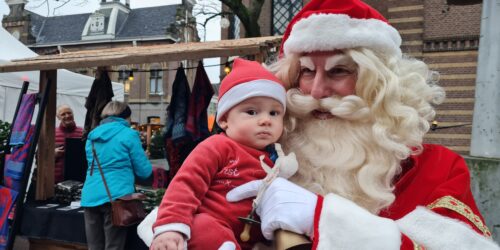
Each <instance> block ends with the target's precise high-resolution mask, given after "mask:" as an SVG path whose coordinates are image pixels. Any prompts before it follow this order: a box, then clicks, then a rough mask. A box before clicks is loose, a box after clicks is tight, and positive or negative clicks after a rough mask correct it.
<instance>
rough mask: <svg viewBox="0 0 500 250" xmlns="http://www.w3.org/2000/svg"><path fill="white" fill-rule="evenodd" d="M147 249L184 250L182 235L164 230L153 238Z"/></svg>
mask: <svg viewBox="0 0 500 250" xmlns="http://www.w3.org/2000/svg"><path fill="white" fill-rule="evenodd" d="M149 250H184V236H183V235H182V234H181V233H178V232H165V233H162V234H160V235H158V236H156V237H155V238H154V239H153V243H152V244H151V247H150V248H149Z"/></svg>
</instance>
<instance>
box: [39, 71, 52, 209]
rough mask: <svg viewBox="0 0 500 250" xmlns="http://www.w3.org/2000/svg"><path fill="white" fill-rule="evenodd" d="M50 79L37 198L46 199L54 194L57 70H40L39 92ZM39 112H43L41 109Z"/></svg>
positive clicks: (40, 146)
mask: <svg viewBox="0 0 500 250" xmlns="http://www.w3.org/2000/svg"><path fill="white" fill-rule="evenodd" d="M49 80H50V82H51V84H50V90H49V93H50V94H49V96H48V100H47V107H46V109H45V115H44V116H43V121H42V128H41V131H40V139H39V140H38V154H37V155H38V164H37V165H38V167H37V169H38V170H37V178H36V196H35V198H36V199H37V200H46V199H48V198H50V197H52V196H54V165H55V156H54V153H55V152H54V149H55V143H54V141H55V117H56V90H57V70H42V71H40V86H39V88H40V89H39V92H40V93H41V91H43V90H44V89H45V86H46V85H47V82H48V81H49ZM38 112H43V110H40V111H38Z"/></svg>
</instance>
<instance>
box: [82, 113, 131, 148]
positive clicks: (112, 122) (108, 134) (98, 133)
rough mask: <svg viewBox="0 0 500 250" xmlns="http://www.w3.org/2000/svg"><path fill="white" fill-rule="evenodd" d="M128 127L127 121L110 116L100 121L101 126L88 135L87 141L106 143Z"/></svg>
mask: <svg viewBox="0 0 500 250" xmlns="http://www.w3.org/2000/svg"><path fill="white" fill-rule="evenodd" d="M129 127H130V124H129V123H128V121H127V120H125V119H123V118H119V117H115V116H111V117H108V118H106V119H104V120H102V121H101V124H100V125H99V126H98V127H96V128H95V129H94V130H92V131H91V132H90V133H89V136H88V139H89V140H91V141H101V142H106V141H109V140H110V139H111V138H113V136H115V135H116V134H118V133H120V132H121V131H122V130H124V129H127V128H129Z"/></svg>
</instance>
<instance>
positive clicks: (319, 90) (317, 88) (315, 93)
mask: <svg viewBox="0 0 500 250" xmlns="http://www.w3.org/2000/svg"><path fill="white" fill-rule="evenodd" d="M332 94H333V92H332V89H331V88H330V87H329V86H328V84H326V82H325V78H324V77H323V74H322V73H321V72H318V73H316V76H315V77H314V81H313V84H312V87H311V96H312V97H313V98H314V99H318V100H319V99H323V98H327V97H330V96H332Z"/></svg>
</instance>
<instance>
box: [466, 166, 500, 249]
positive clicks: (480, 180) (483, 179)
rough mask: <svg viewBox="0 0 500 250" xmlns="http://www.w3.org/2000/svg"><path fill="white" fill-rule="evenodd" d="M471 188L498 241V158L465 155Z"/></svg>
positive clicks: (499, 203) (499, 209)
mask: <svg viewBox="0 0 500 250" xmlns="http://www.w3.org/2000/svg"><path fill="white" fill-rule="evenodd" d="M465 160H466V162H467V165H468V166H469V169H470V173H471V188H472V193H473V195H474V198H475V199H476V204H477V206H478V207H479V210H480V211H481V213H482V214H483V217H484V220H485V221H486V225H487V226H488V228H489V229H490V231H491V234H492V236H493V239H494V240H495V241H496V242H498V243H500V212H499V211H500V181H499V180H500V159H486V158H477V157H465Z"/></svg>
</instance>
